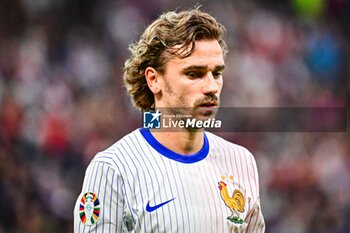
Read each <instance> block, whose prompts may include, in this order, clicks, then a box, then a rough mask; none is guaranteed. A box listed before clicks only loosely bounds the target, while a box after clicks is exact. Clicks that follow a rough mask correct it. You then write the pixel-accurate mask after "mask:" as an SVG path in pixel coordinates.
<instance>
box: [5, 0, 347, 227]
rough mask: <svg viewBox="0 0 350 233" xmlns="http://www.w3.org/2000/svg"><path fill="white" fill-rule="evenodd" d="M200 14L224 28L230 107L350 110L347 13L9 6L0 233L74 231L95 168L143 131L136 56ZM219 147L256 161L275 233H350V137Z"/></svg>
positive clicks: (170, 2) (284, 138) (41, 0)
mask: <svg viewBox="0 0 350 233" xmlns="http://www.w3.org/2000/svg"><path fill="white" fill-rule="evenodd" d="M196 5H202V9H203V10H205V11H208V12H210V13H211V14H213V15H214V16H215V17H216V18H217V19H218V20H219V21H220V22H222V23H223V24H224V25H225V26H226V28H227V42H228V45H229V48H230V52H229V54H228V57H227V61H226V67H227V69H226V71H225V74H224V79H225V84H224V89H223V93H222V105H223V106H229V107H346V106H349V105H348V103H349V93H350V81H349V76H350V74H349V72H350V70H349V67H350V64H349V60H348V59H347V58H348V57H349V55H350V52H349V51H350V36H349V35H350V34H349V27H348V25H350V2H349V1H347V0H308V1H303V0H282V1H277V0H268V1H258V0H256V1H244V0H220V1H213V0H211V1H210V0H206V1H205V0H203V1H198V3H197V2H191V1H175V0H148V1H142V0H129V1H126V0H101V1H95V0H84V1H83V0H74V1H73V0H38V1H31V0H1V1H0V12H1V13H0V210H1V211H0V233H41V232H43V233H62V232H67V233H69V232H72V231H73V230H72V224H73V223H72V221H73V206H74V202H75V199H76V197H77V195H78V194H79V192H80V189H81V184H82V179H83V176H84V171H85V168H86V166H87V164H88V163H89V161H90V160H91V158H92V157H93V156H94V155H95V153H96V152H98V151H100V150H102V149H104V148H106V147H107V146H109V145H111V144H112V143H113V142H115V141H117V140H118V139H120V138H121V137H122V136H123V135H125V134H126V133H128V132H129V131H131V130H133V129H135V128H137V127H140V124H141V116H140V114H139V113H138V112H137V111H136V110H135V109H134V108H133V107H132V106H131V103H130V100H129V98H128V97H127V95H126V93H125V89H124V88H123V84H122V72H123V70H122V67H123V63H124V61H125V59H126V57H127V56H128V44H129V43H130V42H131V41H135V40H137V39H138V37H139V36H140V33H141V32H142V31H143V29H144V28H145V26H146V25H147V24H148V23H149V22H151V20H153V19H154V18H156V17H157V16H158V15H159V14H160V13H161V12H163V11H164V10H174V9H187V8H190V7H193V6H196ZM348 114H349V112H348ZM315 120H316V119H315ZM222 136H224V137H225V138H227V139H228V140H230V141H233V142H235V143H238V144H242V145H244V146H246V147H247V148H248V149H249V150H250V151H251V152H252V153H253V154H254V155H255V157H256V160H257V163H258V168H259V171H260V188H261V198H262V207H263V212H264V215H265V221H266V224H267V230H266V232H271V233H316V232H317V233H345V232H350V143H349V142H350V140H349V139H350V135H349V129H346V128H345V129H344V130H340V131H339V132H312V133H311V132H298V133H288V132H259V133H256V132H249V133H247V132H246V133H235V132H232V133H224V134H222Z"/></svg>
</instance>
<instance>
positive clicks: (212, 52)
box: [167, 40, 225, 68]
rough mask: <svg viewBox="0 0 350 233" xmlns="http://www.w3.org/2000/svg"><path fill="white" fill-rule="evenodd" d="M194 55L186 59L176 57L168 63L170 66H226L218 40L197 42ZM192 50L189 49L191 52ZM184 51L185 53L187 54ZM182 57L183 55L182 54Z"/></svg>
mask: <svg viewBox="0 0 350 233" xmlns="http://www.w3.org/2000/svg"><path fill="white" fill-rule="evenodd" d="M194 46H195V48H194V51H193V53H192V54H191V55H190V56H188V57H185V58H180V57H178V56H174V57H172V58H170V60H169V61H168V66H167V67H169V65H171V66H170V68H172V66H173V65H176V66H180V67H186V66H192V65H193V66H207V67H208V68H211V67H216V66H223V65H224V64H225V62H224V57H223V51H222V49H221V46H220V44H219V43H218V41H217V40H201V41H196V42H195V45H194ZM189 49H191V48H187V50H189ZM187 50H185V51H183V53H185V52H187ZM180 56H181V53H180Z"/></svg>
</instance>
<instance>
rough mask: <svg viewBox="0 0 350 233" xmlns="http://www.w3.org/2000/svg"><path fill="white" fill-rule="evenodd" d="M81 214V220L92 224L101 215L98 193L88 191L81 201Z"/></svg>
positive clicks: (89, 224) (86, 223)
mask: <svg viewBox="0 0 350 233" xmlns="http://www.w3.org/2000/svg"><path fill="white" fill-rule="evenodd" d="M79 215H80V219H81V222H82V223H84V224H85V225H88V226H91V225H93V224H95V223H96V222H97V220H98V217H99V216H100V201H99V200H98V197H97V195H96V194H94V193H92V192H87V193H85V194H84V195H83V197H82V198H81V201H80V207H79Z"/></svg>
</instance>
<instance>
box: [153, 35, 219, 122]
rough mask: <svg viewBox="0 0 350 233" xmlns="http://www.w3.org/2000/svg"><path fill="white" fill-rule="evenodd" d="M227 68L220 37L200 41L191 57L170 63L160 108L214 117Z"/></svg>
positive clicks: (158, 99) (196, 43)
mask: <svg viewBox="0 0 350 233" xmlns="http://www.w3.org/2000/svg"><path fill="white" fill-rule="evenodd" d="M224 68H225V63H224V58H223V54H222V49H221V47H220V45H219V43H218V42H217V41H216V40H202V41H196V42H195V49H194V52H193V53H192V54H191V56H188V57H186V58H178V57H174V58H171V59H170V60H169V61H168V62H167V64H166V68H165V72H164V75H163V77H162V78H161V79H160V88H161V95H160V97H159V98H156V107H157V108H158V107H161V108H163V107H164V108H167V109H169V111H171V113H173V114H174V113H176V114H181V113H182V114H187V113H190V114H191V115H192V116H193V117H195V118H199V119H203V118H209V117H214V116H215V114H216V112H217V108H218V107H219V105H220V92H221V89H222V85H223V79H222V72H223V70H224ZM185 109H187V110H185ZM188 110H190V111H191V112H188Z"/></svg>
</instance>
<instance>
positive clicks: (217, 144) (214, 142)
mask: <svg viewBox="0 0 350 233" xmlns="http://www.w3.org/2000/svg"><path fill="white" fill-rule="evenodd" d="M205 135H206V136H207V138H208V141H209V144H210V146H211V147H212V148H213V149H217V148H222V149H226V150H230V151H236V152H239V153H241V154H245V155H249V156H250V155H252V153H251V152H250V151H249V150H248V149H247V148H245V147H244V146H241V145H238V144H235V143H233V142H230V141H227V140H226V139H224V138H222V137H220V136H218V135H215V134H213V133H210V132H205Z"/></svg>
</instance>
